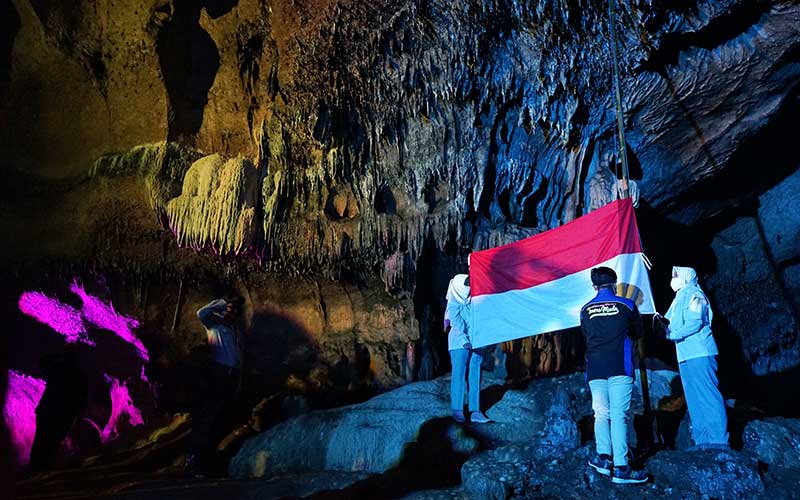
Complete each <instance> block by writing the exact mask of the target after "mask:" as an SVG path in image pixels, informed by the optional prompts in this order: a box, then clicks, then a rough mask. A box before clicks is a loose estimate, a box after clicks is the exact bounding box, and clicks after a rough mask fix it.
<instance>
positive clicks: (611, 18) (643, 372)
mask: <svg viewBox="0 0 800 500" xmlns="http://www.w3.org/2000/svg"><path fill="white" fill-rule="evenodd" d="M614 2H615V0H609V1H608V24H609V31H610V32H611V60H612V80H613V85H614V104H615V108H616V114H617V136H618V138H619V144H618V147H619V149H618V151H617V154H618V156H619V161H620V163H621V164H622V198H630V188H629V183H630V173H629V171H628V151H627V143H626V142H625V121H624V119H623V114H622V90H621V88H620V83H619V55H618V53H617V22H616V12H615V9H614ZM636 347H637V350H638V351H639V379H640V381H641V385H642V406H643V410H644V419H645V430H646V432H645V436H646V438H645V439H646V441H645V443H644V445H645V446H644V447H645V448H649V447H650V446H651V444H652V440H653V428H652V409H651V408H650V386H649V383H648V381H647V367H646V366H645V358H646V356H647V352H646V349H645V344H644V335H642V337H641V338H640V339H639V340H638V341H637V342H636ZM640 448H641V446H640Z"/></svg>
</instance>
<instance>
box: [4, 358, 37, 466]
mask: <svg viewBox="0 0 800 500" xmlns="http://www.w3.org/2000/svg"><path fill="white" fill-rule="evenodd" d="M44 388H45V382H44V380H41V379H38V378H35V377H31V376H29V375H24V374H22V373H19V372H17V371H14V370H9V371H8V392H7V394H6V400H5V402H4V403H3V419H4V420H5V423H6V427H7V428H8V429H9V430H10V432H11V447H12V448H13V449H14V452H15V454H16V458H17V460H16V462H17V463H18V464H20V465H25V464H27V463H28V461H29V460H30V457H31V447H32V446H33V438H34V437H35V436H36V406H38V404H39V400H40V399H42V394H44Z"/></svg>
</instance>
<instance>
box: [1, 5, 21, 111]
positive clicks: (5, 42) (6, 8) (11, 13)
mask: <svg viewBox="0 0 800 500" xmlns="http://www.w3.org/2000/svg"><path fill="white" fill-rule="evenodd" d="M0 19H3V25H4V28H3V31H2V34H0V97H5V90H6V89H5V88H4V87H5V85H7V84H8V83H9V82H10V81H11V51H12V49H13V48H14V39H16V37H17V33H18V32H19V28H20V26H21V25H20V18H19V14H18V13H17V9H16V8H14V4H13V2H11V0H3V1H2V2H0Z"/></svg>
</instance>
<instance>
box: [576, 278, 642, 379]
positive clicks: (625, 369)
mask: <svg viewBox="0 0 800 500" xmlns="http://www.w3.org/2000/svg"><path fill="white" fill-rule="evenodd" d="M581 331H582V332H583V335H584V337H586V380H587V381H588V380H594V379H601V378H609V377H614V376H617V375H627V376H629V377H633V373H634V371H633V370H634V356H635V352H634V343H633V341H634V340H636V339H638V338H639V337H641V336H642V317H641V316H640V315H639V311H638V310H637V309H636V304H635V303H634V302H633V301H631V300H628V299H626V298H625V297H618V296H617V295H615V294H614V292H613V291H612V290H611V289H609V288H601V289H600V291H599V292H597V295H596V296H595V298H593V299H592V300H590V301H589V302H588V303H587V304H586V305H585V306H583V308H582V309H581Z"/></svg>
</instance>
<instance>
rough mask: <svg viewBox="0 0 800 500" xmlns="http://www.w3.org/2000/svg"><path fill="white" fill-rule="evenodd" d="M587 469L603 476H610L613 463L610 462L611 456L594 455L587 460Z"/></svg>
mask: <svg viewBox="0 0 800 500" xmlns="http://www.w3.org/2000/svg"><path fill="white" fill-rule="evenodd" d="M589 467H591V468H592V469H594V470H596V471H597V472H599V473H600V474H602V475H604V476H611V469H613V467H614V462H612V461H611V455H605V454H604V455H595V456H593V457H592V458H590V459H589Z"/></svg>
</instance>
